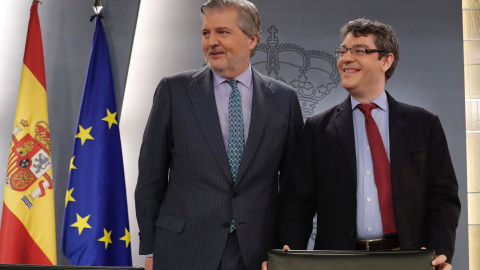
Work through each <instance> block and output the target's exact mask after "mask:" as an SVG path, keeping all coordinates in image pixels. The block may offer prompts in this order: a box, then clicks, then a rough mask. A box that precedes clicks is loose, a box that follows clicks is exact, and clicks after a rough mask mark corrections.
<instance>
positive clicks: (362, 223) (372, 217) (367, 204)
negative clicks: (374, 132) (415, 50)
mask: <svg viewBox="0 0 480 270" xmlns="http://www.w3.org/2000/svg"><path fill="white" fill-rule="evenodd" d="M351 101H352V116H353V129H354V133H355V153H356V157H357V238H358V239H364V240H365V239H377V238H382V237H383V227H382V217H381V214H380V206H379V204H378V194H377V187H376V185H375V176H374V172H373V162H372V156H371V153H370V147H369V143H368V138H367V132H366V130H365V115H364V114H363V113H362V111H360V109H358V108H356V106H357V105H358V104H361V103H360V101H358V100H356V99H355V98H353V97H351ZM372 103H375V104H377V106H378V108H376V109H373V110H372V117H373V119H374V120H375V123H376V124H377V126H378V129H379V131H380V135H381V136H382V140H383V145H384V146H385V150H386V151H387V156H388V158H389V159H390V139H389V131H388V127H389V125H388V101H387V94H386V93H385V91H383V92H382V94H381V95H380V96H378V97H377V98H376V99H375V100H373V101H372Z"/></svg>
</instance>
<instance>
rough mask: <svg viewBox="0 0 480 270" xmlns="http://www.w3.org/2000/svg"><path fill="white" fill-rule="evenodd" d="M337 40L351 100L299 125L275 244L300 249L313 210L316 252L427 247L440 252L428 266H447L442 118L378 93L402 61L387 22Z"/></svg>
mask: <svg viewBox="0 0 480 270" xmlns="http://www.w3.org/2000/svg"><path fill="white" fill-rule="evenodd" d="M341 35H342V39H343V42H342V45H341V47H340V48H338V49H337V51H336V54H337V56H338V62H337V68H338V71H339V72H340V75H341V80H342V85H343V87H344V88H345V89H346V90H347V91H348V92H349V94H350V95H349V97H348V98H347V99H346V100H345V101H344V102H342V103H341V104H338V105H336V106H334V107H333V108H331V109H329V110H327V111H325V112H323V113H321V114H319V115H316V116H314V117H311V118H309V119H308V120H307V121H306V123H305V125H304V127H303V129H302V133H301V135H300V140H299V145H298V146H297V150H298V151H297V152H296V155H295V158H294V160H295V161H294V165H293V170H292V173H291V177H289V178H288V180H287V182H286V184H285V185H284V186H282V187H281V189H280V198H281V202H282V205H281V207H282V211H281V216H280V217H281V223H280V244H281V245H288V247H289V248H292V249H306V248H307V243H308V239H309V236H310V233H311V230H312V217H313V216H314V215H315V213H317V231H316V233H317V235H316V240H315V247H314V248H315V249H321V250H355V249H363V250H395V249H400V250H417V249H420V248H423V247H425V248H427V249H434V250H435V251H436V254H438V256H437V257H436V258H435V260H434V261H433V262H432V265H436V266H437V268H438V269H451V265H450V263H451V260H452V256H453V253H454V246H455V231H456V228H457V224H458V218H459V215H460V202H459V199H458V185H457V180H456V177H455V173H454V170H453V165H452V162H451V159H450V154H449V151H448V146H447V141H446V138H445V134H444V131H443V129H442V126H441V124H440V120H439V119H438V117H437V116H436V115H434V114H432V113H430V112H428V111H426V110H424V109H422V108H419V107H414V106H410V105H407V104H404V103H400V102H397V101H396V100H395V99H393V98H392V97H391V96H390V95H389V94H388V93H387V92H386V91H385V90H384V89H385V84H386V82H387V80H388V79H389V78H390V77H391V76H392V74H393V71H394V69H395V66H396V64H397V62H398V57H399V46H398V41H397V38H396V35H395V32H394V31H393V29H392V28H391V27H390V26H388V25H385V24H382V23H379V22H372V21H369V20H366V19H357V20H354V21H351V22H349V23H347V24H346V25H345V26H344V27H343V28H342V30H341ZM365 104H375V105H365ZM368 107H370V108H369V109H366V108H368ZM364 111H365V112H364ZM370 114H371V116H370ZM372 117H373V118H372ZM372 124H375V125H376V127H375V128H376V132H375V131H374V129H372V128H373V125H372ZM373 133H376V134H377V135H371V134H373ZM378 133H379V134H378ZM382 157H383V158H382ZM378 190H382V191H378ZM288 247H284V248H285V249H287V248H288Z"/></svg>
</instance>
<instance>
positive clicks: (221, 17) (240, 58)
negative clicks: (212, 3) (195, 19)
mask: <svg viewBox="0 0 480 270" xmlns="http://www.w3.org/2000/svg"><path fill="white" fill-rule="evenodd" d="M202 36H203V38H202V46H203V53H204V55H205V62H207V65H208V67H210V68H211V69H212V70H213V71H215V72H216V73H218V74H219V75H220V76H222V77H225V78H234V77H236V76H238V75H240V74H241V73H242V72H243V71H245V70H246V69H247V67H248V63H249V61H250V52H251V51H252V50H253V48H255V45H256V44H257V39H258V38H257V37H247V35H245V33H243V31H242V30H241V29H240V27H238V11H237V10H235V9H226V10H220V11H215V10H214V11H209V12H206V13H205V16H204V19H203V26H202Z"/></svg>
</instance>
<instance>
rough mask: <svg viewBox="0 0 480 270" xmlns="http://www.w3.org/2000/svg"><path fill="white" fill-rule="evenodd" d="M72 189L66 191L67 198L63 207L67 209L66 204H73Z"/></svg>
mask: <svg viewBox="0 0 480 270" xmlns="http://www.w3.org/2000/svg"><path fill="white" fill-rule="evenodd" d="M72 192H73V188H72V189H70V190H67V196H65V207H67V204H68V202H74V201H75V199H74V198H73V197H72Z"/></svg>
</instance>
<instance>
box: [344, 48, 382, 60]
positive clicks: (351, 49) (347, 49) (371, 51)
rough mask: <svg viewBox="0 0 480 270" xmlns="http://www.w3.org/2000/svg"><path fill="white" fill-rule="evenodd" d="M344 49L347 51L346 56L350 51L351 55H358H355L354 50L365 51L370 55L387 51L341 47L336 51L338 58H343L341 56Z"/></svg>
mask: <svg viewBox="0 0 480 270" xmlns="http://www.w3.org/2000/svg"><path fill="white" fill-rule="evenodd" d="M342 49H345V50H346V51H345V52H344V54H346V53H347V52H348V51H350V53H351V54H352V55H357V54H356V53H355V54H354V53H353V49H363V50H365V54H369V53H374V52H384V51H385V49H366V48H359V47H353V48H345V47H340V48H337V49H336V50H335V55H336V56H337V57H338V58H342V56H343V55H342V54H341V51H340V50H342Z"/></svg>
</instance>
